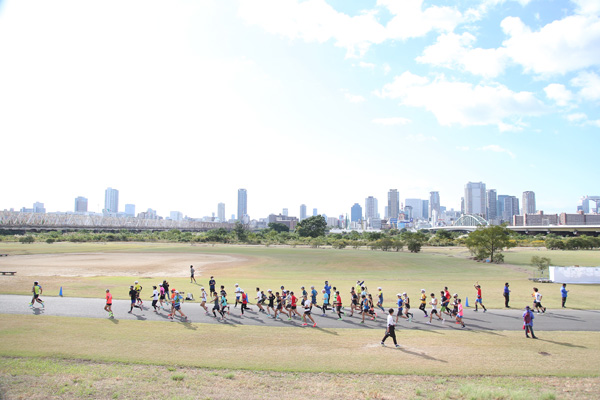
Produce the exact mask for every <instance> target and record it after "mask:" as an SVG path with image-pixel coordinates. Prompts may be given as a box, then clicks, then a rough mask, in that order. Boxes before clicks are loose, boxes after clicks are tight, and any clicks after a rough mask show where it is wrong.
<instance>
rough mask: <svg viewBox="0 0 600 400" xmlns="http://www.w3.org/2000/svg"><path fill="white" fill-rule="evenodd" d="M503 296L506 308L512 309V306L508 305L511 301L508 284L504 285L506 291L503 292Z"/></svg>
mask: <svg viewBox="0 0 600 400" xmlns="http://www.w3.org/2000/svg"><path fill="white" fill-rule="evenodd" d="M502 295H503V296H504V307H505V308H510V306H509V305H508V302H509V300H510V289H509V288H508V282H506V283H505V284H504V291H503V292H502Z"/></svg>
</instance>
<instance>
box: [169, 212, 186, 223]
mask: <svg viewBox="0 0 600 400" xmlns="http://www.w3.org/2000/svg"><path fill="white" fill-rule="evenodd" d="M169 219H171V220H172V221H181V220H182V219H183V214H182V213H181V212H180V211H171V213H170V214H169Z"/></svg>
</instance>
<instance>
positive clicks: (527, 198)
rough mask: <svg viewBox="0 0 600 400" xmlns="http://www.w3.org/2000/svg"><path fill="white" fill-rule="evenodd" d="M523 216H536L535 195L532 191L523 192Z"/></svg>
mask: <svg viewBox="0 0 600 400" xmlns="http://www.w3.org/2000/svg"><path fill="white" fill-rule="evenodd" d="M521 204H522V207H523V213H522V214H523V215H525V214H535V193H534V192H531V191H526V192H523V203H521Z"/></svg>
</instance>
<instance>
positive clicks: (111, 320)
mask: <svg viewBox="0 0 600 400" xmlns="http://www.w3.org/2000/svg"><path fill="white" fill-rule="evenodd" d="M108 320H109V321H110V322H112V323H113V324H115V325H117V324H118V323H119V320H118V319H116V318H109V319H108Z"/></svg>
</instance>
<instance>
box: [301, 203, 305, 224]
mask: <svg viewBox="0 0 600 400" xmlns="http://www.w3.org/2000/svg"><path fill="white" fill-rule="evenodd" d="M304 219H306V204H300V221H302V220H304Z"/></svg>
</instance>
